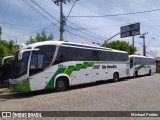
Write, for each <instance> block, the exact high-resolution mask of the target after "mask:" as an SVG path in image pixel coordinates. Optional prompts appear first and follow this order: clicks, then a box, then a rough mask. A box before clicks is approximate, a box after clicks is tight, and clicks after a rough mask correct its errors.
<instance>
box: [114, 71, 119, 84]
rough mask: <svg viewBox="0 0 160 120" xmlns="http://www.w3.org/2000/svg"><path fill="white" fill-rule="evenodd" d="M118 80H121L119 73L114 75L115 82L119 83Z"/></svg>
mask: <svg viewBox="0 0 160 120" xmlns="http://www.w3.org/2000/svg"><path fill="white" fill-rule="evenodd" d="M118 80H119V74H118V72H115V73H114V74H113V82H117V81H118Z"/></svg>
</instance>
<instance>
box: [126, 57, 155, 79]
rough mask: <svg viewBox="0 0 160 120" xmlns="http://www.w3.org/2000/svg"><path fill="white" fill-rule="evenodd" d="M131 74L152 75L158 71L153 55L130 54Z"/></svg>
mask: <svg viewBox="0 0 160 120" xmlns="http://www.w3.org/2000/svg"><path fill="white" fill-rule="evenodd" d="M129 59H130V76H131V77H132V76H134V77H137V76H140V75H151V74H153V73H155V72H156V60H155V58H153V57H146V56H140V55H130V56H129Z"/></svg>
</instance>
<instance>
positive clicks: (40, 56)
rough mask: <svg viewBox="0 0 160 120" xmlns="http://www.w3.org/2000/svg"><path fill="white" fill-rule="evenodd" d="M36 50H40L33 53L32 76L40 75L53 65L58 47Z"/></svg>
mask: <svg viewBox="0 0 160 120" xmlns="http://www.w3.org/2000/svg"><path fill="white" fill-rule="evenodd" d="M36 48H38V49H39V51H33V52H32V56H31V62H30V75H33V74H35V73H38V72H40V71H42V70H44V69H45V68H47V67H49V66H50V65H51V63H52V59H53V56H54V53H55V49H56V46H54V45H44V46H39V47H36Z"/></svg>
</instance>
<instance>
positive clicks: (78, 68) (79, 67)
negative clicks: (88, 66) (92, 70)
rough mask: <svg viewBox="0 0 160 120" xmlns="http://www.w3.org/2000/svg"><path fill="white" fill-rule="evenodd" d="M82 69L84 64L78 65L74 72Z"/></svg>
mask: <svg viewBox="0 0 160 120" xmlns="http://www.w3.org/2000/svg"><path fill="white" fill-rule="evenodd" d="M81 67H82V64H77V65H76V67H75V68H74V71H79V70H80V69H81Z"/></svg>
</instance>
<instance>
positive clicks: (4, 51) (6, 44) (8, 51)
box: [0, 40, 16, 64]
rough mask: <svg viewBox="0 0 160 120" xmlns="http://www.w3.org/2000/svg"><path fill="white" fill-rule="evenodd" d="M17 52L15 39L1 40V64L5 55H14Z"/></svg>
mask: <svg viewBox="0 0 160 120" xmlns="http://www.w3.org/2000/svg"><path fill="white" fill-rule="evenodd" d="M15 52H16V47H15V45H14V41H13V40H11V41H6V40H0V64H1V62H2V59H3V57H5V56H9V55H13V54H15Z"/></svg>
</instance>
